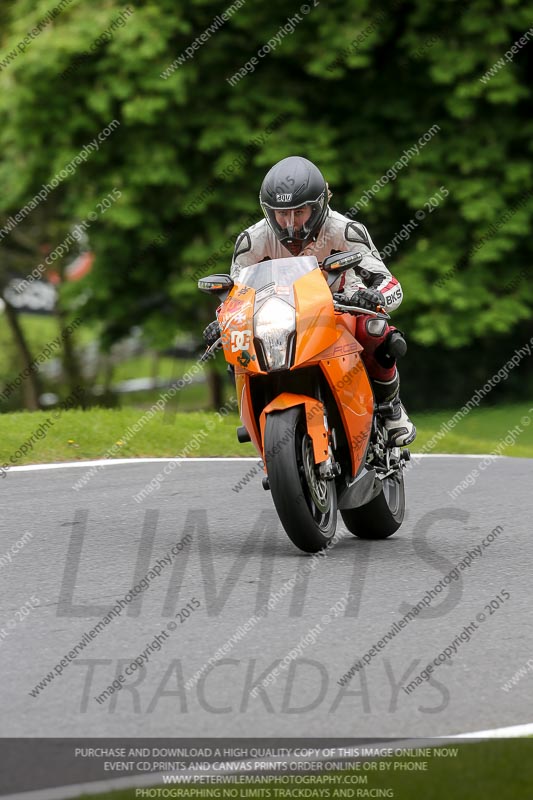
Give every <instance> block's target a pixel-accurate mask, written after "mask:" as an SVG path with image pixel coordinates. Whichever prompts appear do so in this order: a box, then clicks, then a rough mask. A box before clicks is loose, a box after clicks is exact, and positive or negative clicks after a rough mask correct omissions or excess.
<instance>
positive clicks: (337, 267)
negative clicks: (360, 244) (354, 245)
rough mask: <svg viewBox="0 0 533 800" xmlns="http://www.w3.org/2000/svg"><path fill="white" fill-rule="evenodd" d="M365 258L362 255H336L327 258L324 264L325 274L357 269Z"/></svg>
mask: <svg viewBox="0 0 533 800" xmlns="http://www.w3.org/2000/svg"><path fill="white" fill-rule="evenodd" d="M362 258H363V256H362V254H361V253H334V254H333V255H331V256H326V258H325V259H324V261H323V262H322V269H323V270H324V272H337V273H341V272H346V270H347V269H352V268H353V267H356V266H357V265H358V264H359V263H360V261H361V259H362Z"/></svg>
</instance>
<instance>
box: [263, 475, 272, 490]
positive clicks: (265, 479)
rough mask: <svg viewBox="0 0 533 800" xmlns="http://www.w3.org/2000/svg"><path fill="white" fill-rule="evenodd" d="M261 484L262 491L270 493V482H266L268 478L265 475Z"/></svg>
mask: <svg viewBox="0 0 533 800" xmlns="http://www.w3.org/2000/svg"><path fill="white" fill-rule="evenodd" d="M261 483H262V484H263V489H264V490H265V492H269V491H270V482H269V480H268V476H267V475H265V477H264V478H263V480H262V481H261Z"/></svg>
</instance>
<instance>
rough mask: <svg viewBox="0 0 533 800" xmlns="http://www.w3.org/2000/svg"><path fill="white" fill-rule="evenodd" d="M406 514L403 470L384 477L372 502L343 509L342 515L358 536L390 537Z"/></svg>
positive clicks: (370, 537)
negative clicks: (380, 487) (380, 488)
mask: <svg viewBox="0 0 533 800" xmlns="http://www.w3.org/2000/svg"><path fill="white" fill-rule="evenodd" d="M404 514H405V486H404V480H403V470H401V469H400V470H398V472H396V473H394V475H389V477H388V478H385V479H384V480H383V485H382V490H381V492H380V493H379V494H378V496H377V497H375V498H374V499H373V500H371V501H370V503H367V504H366V505H364V506H360V507H359V508H353V509H349V510H346V511H341V517H342V520H343V522H344V524H345V525H346V527H347V528H348V530H349V531H350V533H353V535H354V536H357V537H358V538H359V539H387V537H389V536H392V534H393V533H396V531H397V530H398V528H399V527H400V525H401V524H402V522H403V518H404Z"/></svg>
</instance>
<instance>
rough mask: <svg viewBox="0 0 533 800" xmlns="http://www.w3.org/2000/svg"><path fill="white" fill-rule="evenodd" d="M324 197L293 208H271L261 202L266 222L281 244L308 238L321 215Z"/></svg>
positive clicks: (294, 242)
mask: <svg viewBox="0 0 533 800" xmlns="http://www.w3.org/2000/svg"><path fill="white" fill-rule="evenodd" d="M324 200H325V197H324V195H322V197H320V198H319V199H318V200H315V201H314V202H312V203H303V204H302V205H300V206H295V207H293V208H273V207H272V206H269V205H267V204H266V203H261V205H262V208H263V213H264V215H265V217H266V219H267V222H268V224H269V225H270V227H271V228H272V230H273V231H274V233H275V234H276V236H277V237H278V239H279V240H280V241H281V242H283V244H286V243H288V244H296V243H304V242H307V240H309V239H310V238H311V237H312V235H313V233H314V231H315V228H316V226H317V222H318V221H319V219H320V218H321V216H322V213H323V206H324ZM326 202H327V201H326Z"/></svg>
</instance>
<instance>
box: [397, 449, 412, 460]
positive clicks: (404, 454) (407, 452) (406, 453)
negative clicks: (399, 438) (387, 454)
mask: <svg viewBox="0 0 533 800" xmlns="http://www.w3.org/2000/svg"><path fill="white" fill-rule="evenodd" d="M400 458H403V460H404V461H410V460H411V451H410V450H409V448H408V447H406V448H405V449H404V450H402V452H401V453H400Z"/></svg>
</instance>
